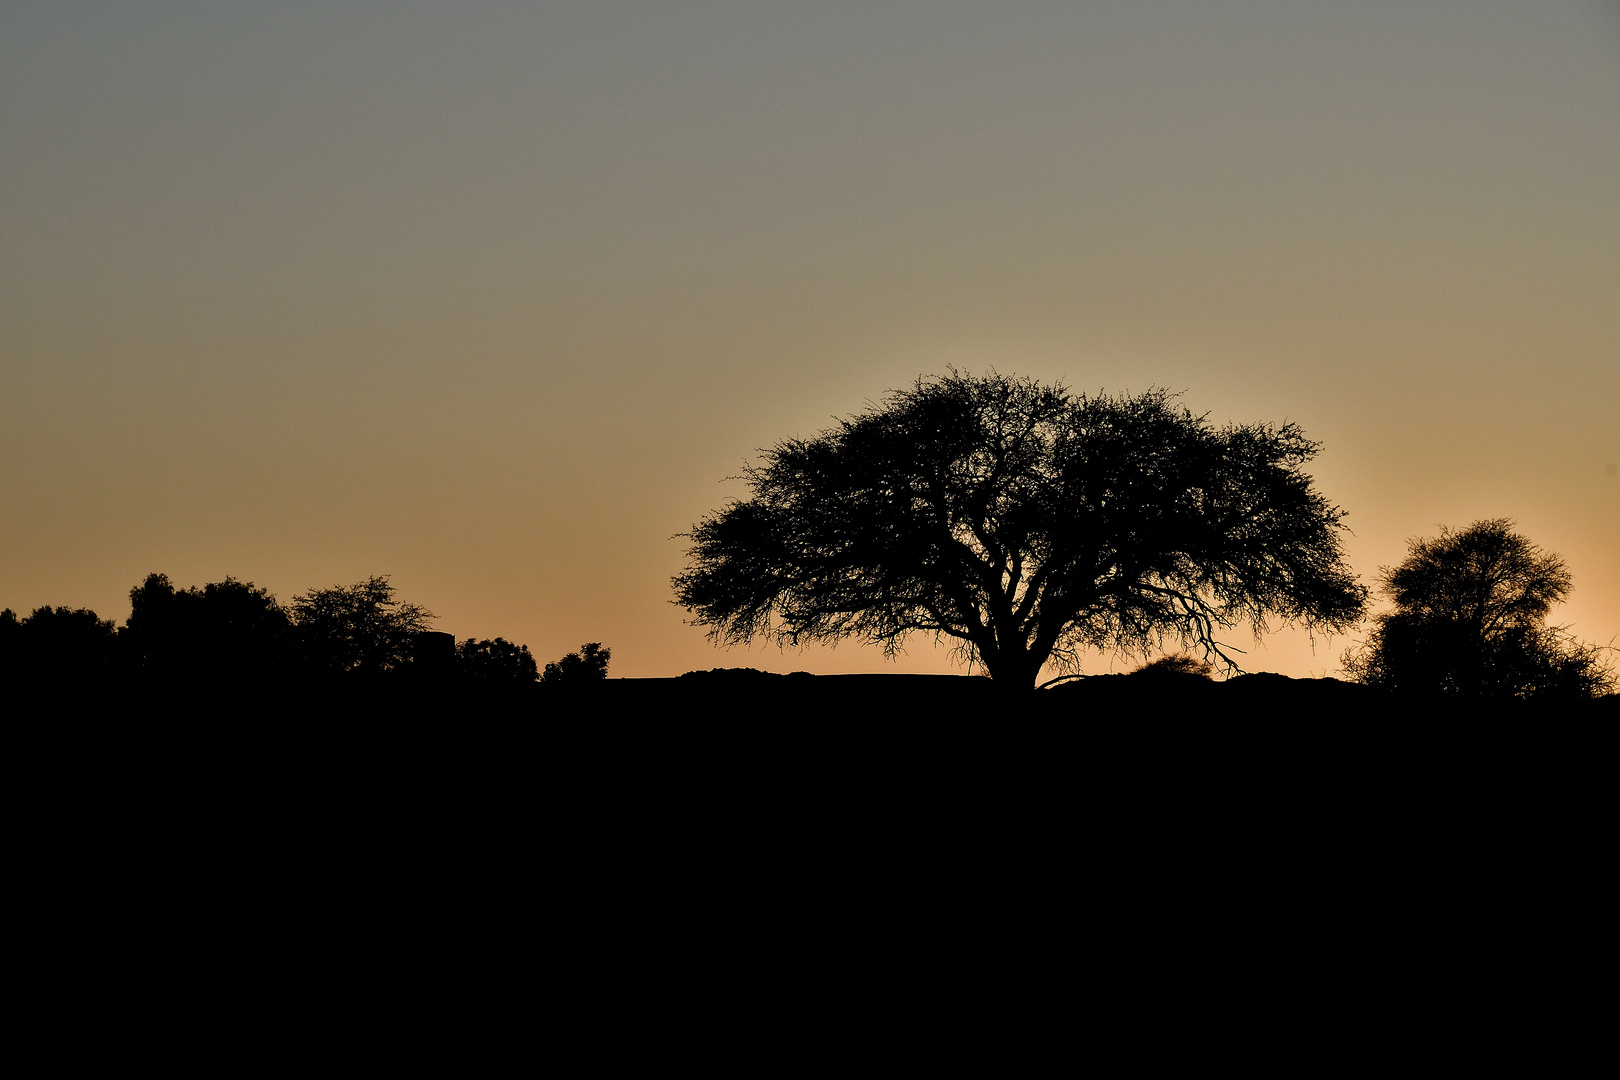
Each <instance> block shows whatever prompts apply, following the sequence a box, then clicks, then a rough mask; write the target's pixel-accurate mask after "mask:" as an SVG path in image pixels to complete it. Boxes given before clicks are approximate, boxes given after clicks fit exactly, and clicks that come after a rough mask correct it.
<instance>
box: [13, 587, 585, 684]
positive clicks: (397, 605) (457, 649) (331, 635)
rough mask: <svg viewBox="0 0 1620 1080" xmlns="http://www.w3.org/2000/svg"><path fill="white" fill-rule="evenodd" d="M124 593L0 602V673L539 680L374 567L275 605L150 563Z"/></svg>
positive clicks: (233, 680)
mask: <svg viewBox="0 0 1620 1080" xmlns="http://www.w3.org/2000/svg"><path fill="white" fill-rule="evenodd" d="M129 601H130V614H129V618H128V620H126V621H125V623H124V625H123V626H121V627H120V626H118V625H117V624H116V623H114V622H113V621H112V620H110V619H103V618H101V617H100V616H99V615H97V614H96V613H95V612H94V611H91V610H88V609H84V608H78V609H71V608H66V607H50V606H45V607H40V608H38V609H36V610H35V611H33V612H32V613H30V614H29V615H27V616H25V617H22V618H19V617H18V616H17V613H16V612H14V611H12V610H11V609H10V608H7V609H5V610H4V611H0V680H4V683H5V684H6V685H10V686H13V687H31V688H35V689H40V690H52V689H57V690H60V691H61V692H64V693H78V692H82V691H86V690H105V689H110V688H122V689H124V690H129V691H135V690H139V691H144V692H147V693H150V692H154V691H157V692H160V693H162V694H164V695H168V696H171V697H172V696H174V695H181V696H184V695H188V694H194V692H196V691H199V690H203V689H208V690H211V691H212V690H218V689H222V688H229V687H237V688H248V687H253V688H257V689H260V690H263V689H268V688H274V687H276V686H279V685H288V686H296V685H301V684H307V683H311V682H323V683H329V684H330V683H353V684H357V685H360V684H367V685H370V684H377V683H378V682H389V683H399V684H400V685H402V686H410V687H414V688H417V689H421V688H423V687H424V686H427V685H436V684H439V683H444V682H445V681H446V680H449V681H450V682H452V683H454V684H455V685H459V686H463V687H465V688H468V689H486V690H492V689H502V688H507V689H510V688H521V687H524V686H533V685H536V684H538V683H539V682H540V681H541V675H540V669H539V665H538V664H536V662H535V659H534V656H533V654H532V653H530V651H529V647H528V646H527V645H520V644H515V643H513V642H510V641H508V640H506V639H505V638H501V637H496V638H491V639H484V640H478V639H475V638H467V639H465V640H462V641H459V642H458V641H457V640H456V639H455V638H454V637H452V636H451V635H449V634H445V633H438V632H435V631H433V630H431V629H430V626H431V624H432V622H433V620H434V615H433V613H432V612H430V611H428V610H427V609H426V608H424V607H422V606H421V605H419V604H413V603H407V602H405V601H403V600H401V599H399V597H398V596H397V595H396V592H395V589H394V586H393V585H392V584H391V583H390V582H389V580H388V578H387V577H386V576H381V575H374V576H372V577H369V578H367V579H366V580H364V581H360V582H357V583H355V584H353V585H347V586H345V585H336V586H332V587H330V588H324V589H311V590H309V591H308V592H305V593H302V594H300V595H299V596H296V597H294V598H293V600H292V602H291V603H290V604H286V605H284V604H282V603H281V602H279V601H278V600H277V599H276V597H275V596H274V595H272V594H271V593H270V592H268V591H267V590H265V589H261V588H259V587H258V586H256V585H254V584H253V583H252V582H250V581H239V580H237V579H236V578H233V577H227V578H226V579H225V580H224V581H216V582H210V583H208V584H206V585H202V586H192V587H189V588H177V587H176V586H175V585H174V583H173V582H172V581H171V580H170V579H169V577H168V575H166V574H158V573H154V574H149V575H147V577H146V578H145V579H144V580H143V581H142V582H141V583H140V584H139V585H137V586H135V587H134V588H133V589H131V590H130V592H129ZM610 656H611V650H609V649H607V648H605V647H604V646H602V645H601V644H600V643H599V642H593V643H591V644H589V645H587V646H585V647H584V649H582V650H581V651H580V652H579V653H570V654H568V655H567V656H565V657H563V658H561V659H560V660H558V661H557V662H556V663H553V664H547V665H546V671H547V672H548V679H547V681H553V682H555V681H563V682H581V681H588V680H592V679H596V680H600V679H605V678H606V677H607V668H608V660H609V657H610ZM558 672H560V674H557V673H558Z"/></svg>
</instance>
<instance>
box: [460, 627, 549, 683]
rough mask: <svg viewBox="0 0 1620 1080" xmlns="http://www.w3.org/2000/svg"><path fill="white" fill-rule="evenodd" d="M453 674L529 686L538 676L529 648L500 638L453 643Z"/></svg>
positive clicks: (479, 679) (470, 639)
mask: <svg viewBox="0 0 1620 1080" xmlns="http://www.w3.org/2000/svg"><path fill="white" fill-rule="evenodd" d="M456 672H457V674H459V675H461V676H462V677H463V678H466V679H473V680H477V681H481V682H491V683H532V682H534V681H535V680H536V679H538V678H539V677H540V671H539V668H538V667H537V666H536V665H535V662H534V657H533V656H532V655H530V653H529V647H528V646H527V645H514V644H512V643H511V642H510V641H507V640H506V639H505V638H500V637H498V638H493V639H491V640H487V641H478V640H476V639H474V638H468V639H467V640H466V641H463V642H460V643H459V644H457V645H456Z"/></svg>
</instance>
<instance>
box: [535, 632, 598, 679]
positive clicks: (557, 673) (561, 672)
mask: <svg viewBox="0 0 1620 1080" xmlns="http://www.w3.org/2000/svg"><path fill="white" fill-rule="evenodd" d="M612 655H613V650H612V649H604V648H603V647H602V643H601V642H599V641H593V642H591V643H590V644H588V645H584V646H582V647H581V648H580V650H579V652H577V653H569V654H568V655H567V656H565V657H563V658H562V659H561V660H558V661H557V662H555V663H552V664H547V665H546V670H545V673H544V674H543V675H541V676H540V681H541V682H543V683H577V682H590V681H592V680H595V679H605V678H607V669H608V660H609V658H610V657H612Z"/></svg>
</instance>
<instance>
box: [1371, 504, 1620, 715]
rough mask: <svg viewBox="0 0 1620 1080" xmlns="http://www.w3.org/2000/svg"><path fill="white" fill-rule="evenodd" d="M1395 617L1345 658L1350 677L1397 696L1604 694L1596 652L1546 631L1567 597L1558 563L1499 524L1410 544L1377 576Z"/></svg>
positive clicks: (1388, 616) (1606, 685)
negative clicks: (1397, 561) (1404, 554)
mask: <svg viewBox="0 0 1620 1080" xmlns="http://www.w3.org/2000/svg"><path fill="white" fill-rule="evenodd" d="M1381 580H1382V583H1383V591H1384V594H1385V595H1386V596H1387V597H1388V598H1389V599H1390V600H1392V601H1393V602H1394V604H1395V610H1394V611H1392V612H1386V613H1385V614H1382V615H1379V616H1377V617H1376V619H1375V620H1374V625H1373V630H1372V634H1371V635H1370V637H1369V638H1368V640H1367V642H1366V643H1365V645H1363V646H1362V647H1361V648H1360V649H1357V650H1351V651H1350V652H1348V653H1346V654H1345V658H1344V666H1345V670H1346V672H1348V673H1349V674H1350V675H1351V677H1352V678H1355V679H1358V680H1359V681H1361V682H1364V683H1367V684H1369V685H1372V686H1378V687H1382V688H1384V689H1388V690H1393V691H1397V692H1400V693H1406V694H1427V695H1442V696H1451V697H1462V698H1504V699H1505V698H1526V699H1565V700H1577V699H1587V698H1593V697H1597V696H1599V695H1602V694H1604V693H1607V692H1608V691H1609V690H1611V689H1613V687H1614V683H1615V679H1614V673H1613V671H1612V670H1611V668H1610V667H1609V665H1608V664H1607V663H1606V662H1605V659H1604V655H1603V654H1604V651H1605V650H1603V649H1602V648H1600V647H1598V646H1594V645H1587V644H1583V643H1582V642H1579V641H1577V640H1575V638H1574V637H1572V636H1571V635H1570V634H1569V632H1568V630H1567V628H1565V627H1561V626H1547V625H1546V624H1545V621H1546V617H1547V613H1548V611H1550V610H1551V609H1552V607H1553V606H1554V605H1556V604H1559V603H1561V602H1562V601H1563V600H1564V598H1565V597H1567V596H1568V595H1569V590H1570V587H1571V584H1572V582H1571V578H1570V574H1569V570H1568V569H1567V568H1566V567H1565V566H1564V563H1563V560H1562V559H1560V558H1559V557H1558V556H1557V555H1554V554H1553V553H1551V552H1545V551H1542V550H1541V548H1539V547H1537V546H1536V545H1535V544H1533V543H1531V542H1530V541H1529V540H1527V539H1526V538H1525V537H1523V536H1521V535H1519V534H1518V533H1515V532H1514V531H1513V523H1512V522H1511V521H1508V520H1506V519H1505V518H1498V519H1495V520H1491V521H1476V522H1475V523H1474V524H1472V525H1470V526H1469V527H1468V528H1466V529H1464V530H1462V531H1461V532H1452V531H1451V530H1449V529H1442V530H1441V533H1440V536H1439V538H1438V539H1433V540H1429V539H1422V538H1417V539H1413V540H1411V541H1410V542H1409V550H1408V554H1407V557H1406V560H1405V561H1404V562H1402V563H1401V564H1400V565H1399V566H1397V567H1395V568H1393V569H1391V568H1389V567H1385V568H1384V569H1383V571H1382V578H1381Z"/></svg>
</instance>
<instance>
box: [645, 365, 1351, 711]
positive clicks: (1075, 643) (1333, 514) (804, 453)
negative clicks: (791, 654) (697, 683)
mask: <svg viewBox="0 0 1620 1080" xmlns="http://www.w3.org/2000/svg"><path fill="white" fill-rule="evenodd" d="M1317 449H1318V447H1317V444H1316V443H1314V442H1312V441H1310V440H1309V439H1307V438H1306V437H1305V435H1304V433H1303V432H1301V431H1300V429H1299V428H1298V427H1296V426H1294V425H1292V424H1284V425H1282V426H1280V427H1277V426H1270V425H1264V424H1250V425H1242V426H1236V425H1234V426H1227V427H1216V426H1214V425H1213V424H1211V423H1209V422H1208V421H1207V420H1206V419H1204V418H1203V417H1200V416H1195V415H1193V414H1192V413H1191V412H1189V411H1188V410H1186V409H1185V408H1182V407H1180V406H1178V405H1177V404H1176V402H1175V400H1174V399H1173V398H1172V396H1171V395H1169V394H1168V393H1166V392H1164V391H1159V390H1154V391H1149V392H1147V393H1144V394H1140V395H1137V396H1134V397H1131V396H1120V397H1110V396H1106V395H1099V396H1096V397H1087V396H1085V395H1076V394H1073V393H1071V392H1070V391H1068V390H1067V389H1066V388H1064V387H1063V386H1061V385H1057V386H1046V385H1041V384H1038V383H1036V382H1034V381H1032V380H1028V379H1020V378H1013V377H1008V376H1003V375H999V374H996V373H991V374H990V375H988V376H980V377H975V376H973V375H971V374H960V373H957V372H955V371H953V372H952V373H951V374H950V375H948V376H947V377H944V378H939V379H935V380H932V381H926V380H919V381H918V382H917V384H916V385H915V386H914V387H913V388H912V389H910V390H904V391H897V392H895V393H893V394H891V395H890V396H889V398H888V400H887V401H886V402H885V403H884V404H883V405H881V406H879V407H875V408H872V409H870V410H869V411H867V412H866V413H864V414H862V415H860V416H856V417H853V418H851V419H848V420H844V421H842V422H840V424H839V425H838V426H837V427H835V428H832V429H830V430H827V431H824V432H822V433H821V434H820V435H818V436H816V437H814V438H811V439H792V440H788V441H785V442H782V443H779V444H778V445H777V446H776V447H775V448H774V449H772V450H770V451H768V452H767V453H766V455H765V463H764V464H763V465H761V466H757V467H751V468H749V469H748V470H747V471H746V472H745V473H744V479H745V480H746V481H747V483H748V486H749V488H750V489H751V497H750V498H749V499H747V500H746V501H737V502H733V503H732V504H730V505H729V506H727V507H725V508H724V509H722V510H721V511H719V512H718V513H715V514H713V515H711V516H709V517H707V518H705V519H704V520H702V521H700V522H699V523H698V524H697V525H696V526H694V527H693V529H692V531H691V532H690V533H689V534H686V535H687V537H688V538H689V539H690V540H691V547H690V550H689V552H688V555H689V566H688V568H687V570H686V571H685V572H684V573H682V574H680V575H679V576H677V577H676V578H675V579H674V587H675V594H676V598H677V601H678V602H679V603H680V604H681V605H683V606H684V607H686V608H687V609H688V610H690V611H691V612H692V613H693V614H694V616H695V619H694V622H696V623H697V624H698V625H702V626H707V627H709V628H710V634H711V637H712V638H713V639H714V640H716V641H718V642H720V643H723V644H732V643H745V642H748V641H750V640H752V639H754V638H757V637H761V636H766V637H772V638H774V639H775V640H776V641H777V642H778V643H780V644H783V645H791V644H797V643H800V642H802V641H806V640H817V639H819V640H838V639H842V638H858V639H860V640H863V641H865V642H868V643H872V644H876V645H880V646H881V647H882V648H883V649H884V650H885V652H886V653H889V654H893V653H894V652H896V651H897V650H899V649H900V648H901V647H902V646H903V644H904V642H905V641H906V639H907V638H908V637H909V636H910V635H912V634H916V633H922V634H927V635H931V636H934V637H936V638H940V639H945V640H949V641H952V642H954V643H955V644H956V646H957V648H958V649H959V651H960V653H961V655H963V657H964V658H965V659H966V660H967V661H969V663H970V664H973V665H977V666H981V667H982V668H983V669H984V670H986V671H987V672H988V673H989V674H990V676H991V677H992V678H993V679H995V680H996V681H997V682H998V683H1001V684H1003V685H1005V686H1006V687H1008V688H1010V689H1013V690H1020V691H1022V690H1029V689H1031V688H1033V687H1034V686H1035V683H1036V680H1037V678H1038V676H1039V673H1040V671H1041V669H1042V667H1043V666H1045V665H1046V664H1047V663H1049V662H1051V663H1053V664H1055V665H1056V666H1057V667H1059V668H1060V669H1063V670H1069V671H1073V670H1075V669H1076V668H1077V666H1078V659H1079V653H1080V650H1082V649H1084V648H1088V647H1089V648H1098V649H1106V650H1119V651H1124V652H1135V653H1139V654H1142V655H1144V656H1146V655H1148V654H1150V653H1151V651H1152V650H1153V649H1155V648H1157V647H1161V646H1162V644H1163V643H1164V642H1165V641H1166V640H1172V641H1175V642H1177V643H1179V644H1181V645H1182V646H1184V647H1195V648H1197V649H1198V650H1199V651H1200V652H1201V653H1202V654H1203V655H1204V656H1205V657H1206V658H1208V659H1211V660H1214V661H1216V662H1218V663H1220V664H1222V665H1223V666H1225V667H1227V668H1228V669H1232V668H1235V664H1234V662H1233V660H1232V657H1231V656H1230V655H1229V653H1228V651H1227V647H1226V646H1224V645H1223V644H1222V643H1221V641H1220V640H1219V639H1218V637H1217V635H1218V634H1219V633H1220V632H1221V631H1223V630H1226V629H1229V628H1231V627H1233V626H1236V625H1239V624H1246V625H1247V626H1249V627H1250V628H1251V629H1252V630H1253V632H1254V633H1256V634H1259V633H1261V632H1262V631H1264V630H1265V629H1266V628H1267V627H1268V625H1269V624H1270V623H1271V621H1273V620H1275V621H1277V622H1280V623H1291V624H1302V625H1304V626H1307V627H1311V628H1315V629H1324V630H1329V631H1339V630H1344V629H1346V628H1348V627H1350V626H1353V625H1354V624H1355V623H1357V622H1358V621H1359V620H1360V618H1361V614H1362V609H1363V606H1364V603H1365V600H1366V590H1365V589H1364V588H1363V587H1362V586H1361V585H1360V584H1359V583H1358V582H1357V581H1356V578H1355V575H1354V574H1352V573H1351V572H1350V569H1349V567H1348V566H1347V565H1346V563H1345V560H1344V554H1343V550H1342V548H1341V544H1340V537H1341V534H1342V532H1343V528H1342V526H1341V524H1340V519H1341V518H1342V517H1343V516H1344V514H1343V511H1341V510H1340V509H1339V508H1337V507H1336V506H1334V505H1332V504H1331V503H1329V502H1328V501H1327V500H1326V499H1325V498H1324V497H1323V496H1322V495H1321V494H1320V493H1319V492H1318V491H1317V490H1316V488H1315V486H1314V485H1313V483H1312V481H1311V478H1310V477H1309V476H1308V475H1307V474H1306V473H1305V471H1304V465H1305V463H1306V462H1308V461H1310V460H1311V458H1312V457H1313V456H1314V455H1315V454H1316V452H1317Z"/></svg>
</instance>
